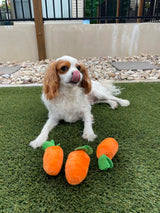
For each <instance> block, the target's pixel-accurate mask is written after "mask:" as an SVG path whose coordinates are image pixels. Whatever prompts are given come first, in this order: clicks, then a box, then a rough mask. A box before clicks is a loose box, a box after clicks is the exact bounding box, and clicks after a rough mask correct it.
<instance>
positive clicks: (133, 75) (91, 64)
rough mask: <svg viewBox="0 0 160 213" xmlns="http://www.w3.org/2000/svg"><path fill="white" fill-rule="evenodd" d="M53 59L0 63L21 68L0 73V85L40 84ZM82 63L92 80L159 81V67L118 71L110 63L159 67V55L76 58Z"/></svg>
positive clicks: (0, 64)
mask: <svg viewBox="0 0 160 213" xmlns="http://www.w3.org/2000/svg"><path fill="white" fill-rule="evenodd" d="M54 60H55V59H46V60H43V61H36V62H31V61H25V62H21V63H16V62H15V63H13V62H12V63H11V62H6V63H0V66H4V65H7V66H14V65H17V66H21V68H20V69H19V70H18V71H17V72H15V73H13V74H11V75H8V74H5V75H0V85H1V86H7V85H35V84H42V83H43V78H44V75H45V72H46V69H47V67H48V65H49V64H50V63H52V62H53V61H54ZM78 60H79V61H80V62H81V63H83V64H84V65H85V66H86V68H87V69H88V72H89V74H90V76H91V78H92V79H93V80H103V79H108V80H114V81H115V82H126V81H127V82H131V81H136V82H137V81H146V82H147V81H160V68H159V69H158V70H156V69H153V70H145V71H143V70H135V71H132V70H121V71H118V70H116V68H114V67H113V66H112V65H111V62H125V61H128V62H134V61H141V62H150V63H151V64H154V65H156V66H159V67H160V56H157V55H155V56H153V55H145V54H143V55H140V56H134V57H124V58H120V57H110V56H108V57H85V58H78Z"/></svg>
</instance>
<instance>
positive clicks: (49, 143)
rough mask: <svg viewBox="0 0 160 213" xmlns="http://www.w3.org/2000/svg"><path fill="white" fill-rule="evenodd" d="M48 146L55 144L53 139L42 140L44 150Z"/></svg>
mask: <svg viewBox="0 0 160 213" xmlns="http://www.w3.org/2000/svg"><path fill="white" fill-rule="evenodd" d="M50 146H55V142H54V140H51V141H46V142H44V144H43V145H42V148H43V149H44V150H46V149H47V148H48V147H50Z"/></svg>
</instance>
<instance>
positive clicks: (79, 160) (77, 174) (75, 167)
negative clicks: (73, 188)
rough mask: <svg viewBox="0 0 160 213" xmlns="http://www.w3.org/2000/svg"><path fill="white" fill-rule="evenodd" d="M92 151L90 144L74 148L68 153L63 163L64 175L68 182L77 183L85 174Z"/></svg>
mask: <svg viewBox="0 0 160 213" xmlns="http://www.w3.org/2000/svg"><path fill="white" fill-rule="evenodd" d="M92 152H93V150H92V148H91V147H90V146H86V145H85V146H82V147H78V148H76V149H75V151H73V152H71V153H70V154H69V155H68V158H67V161H66V165H65V175H66V179H67V181H68V183H69V184H71V185H78V184H80V183H81V182H82V181H83V180H84V179H85V178H86V176H87V173H88V169H89V164H90V157H89V156H88V155H89V154H91V153H92Z"/></svg>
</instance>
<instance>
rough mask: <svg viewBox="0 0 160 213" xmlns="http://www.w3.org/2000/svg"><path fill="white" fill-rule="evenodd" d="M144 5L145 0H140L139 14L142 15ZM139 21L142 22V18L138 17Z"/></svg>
mask: <svg viewBox="0 0 160 213" xmlns="http://www.w3.org/2000/svg"><path fill="white" fill-rule="evenodd" d="M143 5H144V0H139V3H138V14H137V16H142V13H143ZM137 23H141V18H138V19H137Z"/></svg>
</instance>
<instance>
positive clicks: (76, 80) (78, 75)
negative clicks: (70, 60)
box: [72, 70, 81, 83]
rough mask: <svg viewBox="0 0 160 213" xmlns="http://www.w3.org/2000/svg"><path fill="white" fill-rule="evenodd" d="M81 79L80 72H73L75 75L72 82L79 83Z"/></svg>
mask: <svg viewBox="0 0 160 213" xmlns="http://www.w3.org/2000/svg"><path fill="white" fill-rule="evenodd" d="M80 79H81V75H80V72H79V71H77V70H75V71H73V73H72V81H73V82H75V83H77V82H79V81H80Z"/></svg>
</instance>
